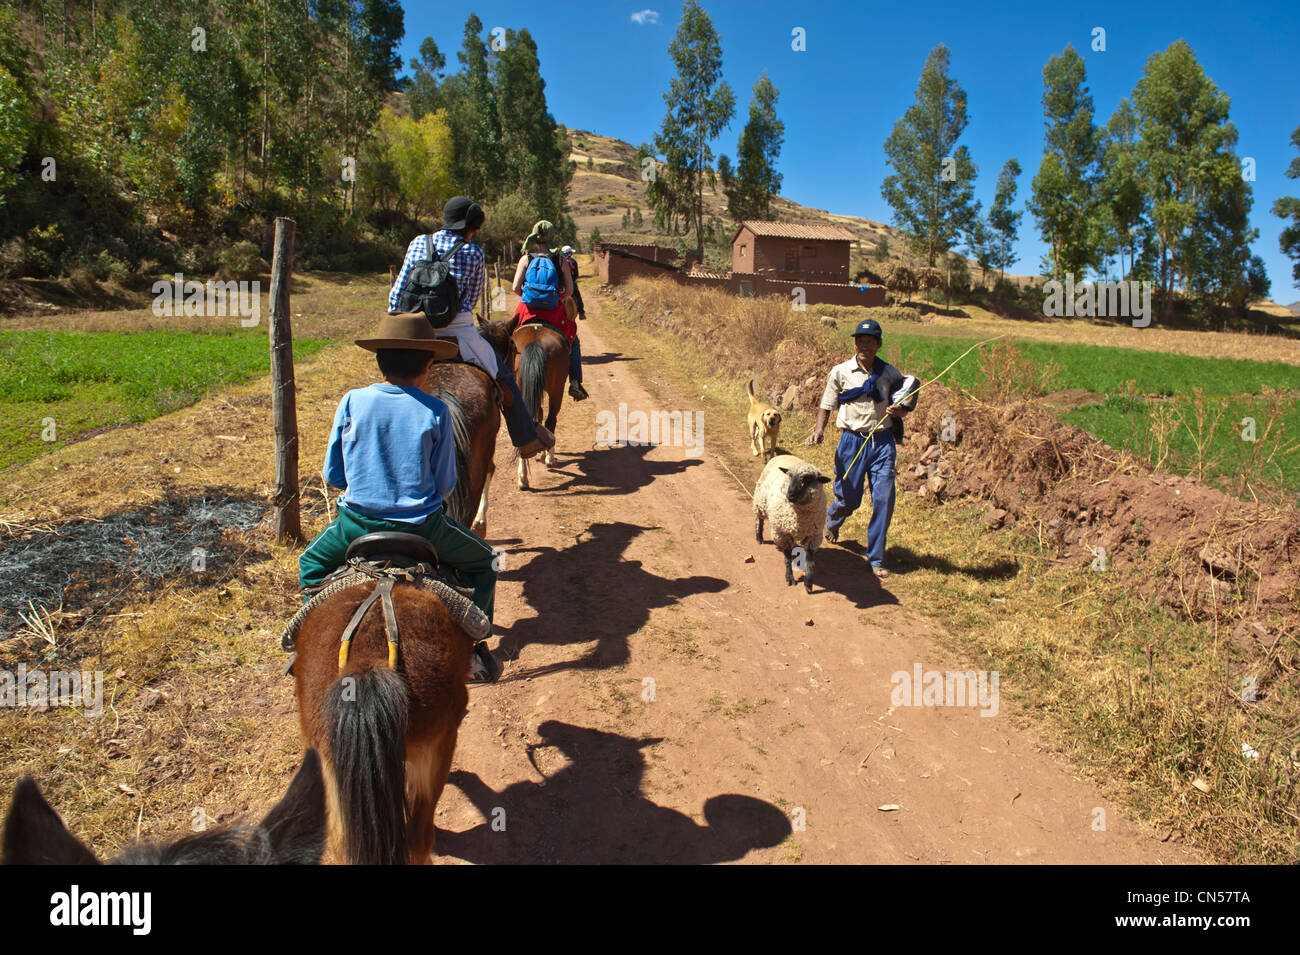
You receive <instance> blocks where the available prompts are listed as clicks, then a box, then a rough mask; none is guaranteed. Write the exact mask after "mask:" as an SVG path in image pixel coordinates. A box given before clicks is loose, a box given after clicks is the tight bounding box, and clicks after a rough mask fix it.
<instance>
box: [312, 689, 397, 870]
mask: <svg viewBox="0 0 1300 955" xmlns="http://www.w3.org/2000/svg"><path fill="white" fill-rule="evenodd" d="M322 707H323V709H324V713H325V722H326V726H327V727H328V732H329V748H330V763H331V767H332V769H333V776H334V791H335V794H336V797H337V809H338V812H337V817H336V818H337V826H338V828H339V835H340V837H341V839H342V845H343V852H344V855H345V857H346V859H347V861H348V862H349V863H351V864H353V865H404V864H406V863H407V862H408V861H409V859H408V853H407V841H406V823H407V806H406V729H407V724H408V722H409V720H410V711H411V688H410V686H409V684H408V683H407V681H406V677H404V676H403V675H402V674H401V673H399V672H397V671H396V670H392V669H389V668H388V667H386V666H369V665H367V666H363V667H362V668H359V669H357V670H353V671H350V672H346V671H345V673H344V674H343V675H342V676H341V677H339V679H338V681H337V682H335V683H334V685H333V686H331V687H330V688H329V690H328V692H327V693H326V694H325V698H324V700H323V702H322Z"/></svg>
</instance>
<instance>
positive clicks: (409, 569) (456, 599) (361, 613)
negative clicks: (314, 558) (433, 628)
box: [280, 531, 491, 676]
mask: <svg viewBox="0 0 1300 955" xmlns="http://www.w3.org/2000/svg"><path fill="white" fill-rule="evenodd" d="M371 581H374V582H376V586H375V588H374V589H373V590H372V591H371V592H370V594H369V595H368V596H367V597H366V599H365V600H363V601H361V603H360V605H359V606H358V607H357V609H356V612H355V613H353V615H352V619H351V620H349V621H348V624H347V626H346V627H344V629H343V633H342V635H341V637H340V640H339V669H340V670H342V669H343V666H344V664H346V663H347V660H348V651H349V650H350V649H351V645H352V638H353V637H354V636H355V635H356V632H357V629H358V627H360V625H361V621H362V620H364V619H365V617H366V614H368V613H369V612H370V608H371V607H373V606H374V604H375V602H376V601H379V602H380V604H381V607H382V608H383V614H384V629H385V630H386V631H387V636H388V665H389V666H390V667H393V668H396V667H397V651H398V644H399V632H398V627H397V610H396V608H395V607H394V606H393V587H394V586H396V585H397V584H398V583H399V582H405V583H409V584H412V585H414V586H416V587H419V588H420V589H421V590H424V591H426V592H428V593H431V594H433V596H435V597H437V598H438V599H439V600H440V601H441V602H442V604H443V606H444V607H446V608H447V612H448V613H449V614H450V615H451V618H452V619H453V620H455V621H456V622H457V623H458V624H460V626H461V628H462V629H464V631H465V632H466V633H467V634H469V636H470V639H471V640H473V641H474V642H478V641H479V640H483V639H486V638H487V636H488V635H489V634H490V632H491V627H490V625H489V624H488V619H487V616H486V615H485V614H484V613H483V611H482V610H480V609H479V608H478V607H477V606H475V605H474V602H473V601H472V600H470V595H471V594H473V592H474V591H473V589H472V588H470V587H466V586H464V584H462V583H461V581H460V579H459V578H458V577H456V572H455V570H454V569H453V568H450V567H443V566H442V565H441V564H440V563H439V562H438V554H437V551H435V550H434V547H433V545H432V544H431V543H429V541H427V540H425V539H424V538H423V537H420V536H419V535H418V534H405V533H402V532H400V531H377V532H375V533H372V534H363V535H362V536H360V537H358V538H357V539H356V540H354V541H353V542H352V543H351V544H350V545H348V550H347V555H346V563H345V564H344V565H343V566H342V567H340V568H339V569H338V570H336V571H334V573H332V574H330V575H329V576H328V577H326V578H325V579H324V580H323V581H321V582H320V584H319V585H317V586H315V587H308V588H304V589H303V593H304V594H310V595H311V599H310V600H308V601H307V603H305V604H303V605H302V606H301V607H299V608H298V612H297V613H295V614H294V615H293V619H292V620H290V621H289V625H288V626H287V627H285V630H284V633H283V635H281V637H280V647H281V649H283V650H285V651H287V652H289V653H292V654H293V655H292V656H291V657H290V658H289V662H288V664H287V665H286V666H285V668H284V673H285V675H286V676H288V675H289V674H290V673H292V672H293V664H294V661H295V660H297V658H298V654H297V653H295V652H294V648H295V646H296V645H297V639H298V631H299V630H300V629H301V628H302V625H303V622H304V621H305V620H306V619H307V617H308V616H310V615H311V612H312V611H313V610H315V609H316V608H317V607H319V606H320V605H321V604H322V603H324V602H325V601H327V600H329V599H330V598H331V597H333V596H334V595H335V594H337V593H339V592H340V591H343V590H346V589H348V588H349V587H355V586H356V585H357V584H364V583H369V582H371Z"/></svg>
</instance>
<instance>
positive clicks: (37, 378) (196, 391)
mask: <svg viewBox="0 0 1300 955" xmlns="http://www.w3.org/2000/svg"><path fill="white" fill-rule="evenodd" d="M327 344H328V341H325V340H313V339H300V340H298V341H295V342H294V346H293V347H294V357H295V358H296V359H301V358H306V357H308V356H310V355H313V354H315V353H316V352H317V351H319V350H320V349H321V348H322V347H324V346H325V345H327ZM269 369H270V350H269V347H268V345H267V338H266V330H265V329H264V328H263V329H261V330H259V329H256V328H254V329H247V330H246V329H242V328H241V329H231V330H229V331H217V332H207V333H203V334H196V333H193V332H165V331H147V332H57V331H7V332H0V468H8V467H12V466H13V465H15V464H20V463H22V462H23V461H27V460H29V459H31V458H34V457H36V456H37V455H40V454H43V453H44V452H46V451H49V450H51V449H53V448H56V447H59V446H61V445H64V444H67V443H68V442H69V441H70V440H74V439H75V438H76V437H77V436H79V435H83V434H85V433H86V432H88V431H92V430H94V429H96V428H102V427H105V426H107V425H114V424H127V423H133V422H138V421H145V420H148V419H149V418H156V417H158V416H159V415H162V414H166V413H167V412H169V411H175V410H176V409H177V408H183V407H185V406H186V405H189V404H192V403H193V402H195V401H197V400H198V399H199V398H200V397H202V396H203V395H204V394H205V393H206V392H207V391H209V390H211V389H220V388H223V387H226V386H228V385H231V384H234V383H236V382H239V381H244V380H246V379H249V378H253V377H256V376H258V375H265V374H267V373H268V371H269ZM51 438H52V439H53V440H51Z"/></svg>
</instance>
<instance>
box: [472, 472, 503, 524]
mask: <svg viewBox="0 0 1300 955" xmlns="http://www.w3.org/2000/svg"><path fill="white" fill-rule="evenodd" d="M496 470H497V468H496V465H495V464H494V465H492V467H490V468H488V473H487V477H485V478H484V479H483V493H482V494H481V495H480V496H479V499H478V513H477V514H475V515H474V526H473V527H471V528H470V530H472V531H473V532H474V533H475V534H477V535H478V536H479V537H486V536H487V509H488V488H490V487H491V486H492V475H494V474H496Z"/></svg>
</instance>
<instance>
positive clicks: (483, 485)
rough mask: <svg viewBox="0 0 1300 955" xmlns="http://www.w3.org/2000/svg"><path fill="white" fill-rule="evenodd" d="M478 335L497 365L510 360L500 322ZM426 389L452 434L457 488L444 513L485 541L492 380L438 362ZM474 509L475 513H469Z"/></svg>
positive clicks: (494, 427)
mask: <svg viewBox="0 0 1300 955" xmlns="http://www.w3.org/2000/svg"><path fill="white" fill-rule="evenodd" d="M479 332H480V334H482V336H483V337H484V338H485V339H486V340H487V341H488V343H489V344H490V345H491V346H492V349H493V351H495V352H496V354H497V360H498V361H502V362H509V361H511V359H512V358H513V356H514V343H513V342H512V341H511V338H510V329H509V327H508V326H507V325H506V323H505V322H487V323H483V324H480V325H479ZM425 387H426V388H427V390H428V391H429V392H430V393H431V394H432V395H434V396H435V397H436V398H439V399H441V400H442V402H443V404H445V405H446V406H447V411H448V413H449V414H450V416H451V425H452V431H453V432H454V433H455V435H456V487H455V488H454V489H453V490H452V492H451V496H450V499H449V500H448V501H447V502H446V503H447V514H448V515H450V516H451V517H452V518H453V519H455V520H457V521H459V522H460V523H461V524H464V525H465V526H467V527H469V528H470V530H472V531H473V532H474V533H475V534H477V535H478V536H479V537H486V536H487V508H488V490H489V488H491V486H492V476H493V475H494V474H496V470H497V467H496V462H495V461H494V460H493V456H494V455H495V453H496V447H497V431H498V430H499V429H500V427H501V410H500V408H498V407H497V385H496V380H495V379H493V378H492V376H491V375H489V374H488V373H487V372H486V371H484V370H483V369H482V368H480V367H479V366H478V365H470V364H467V363H465V362H460V361H443V362H435V363H434V365H433V367H432V368H430V370H429V379H428V382H427V383H426V385H425ZM475 505H477V508H478V510H477V512H474V511H472V508H473V507H474V506H475Z"/></svg>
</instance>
